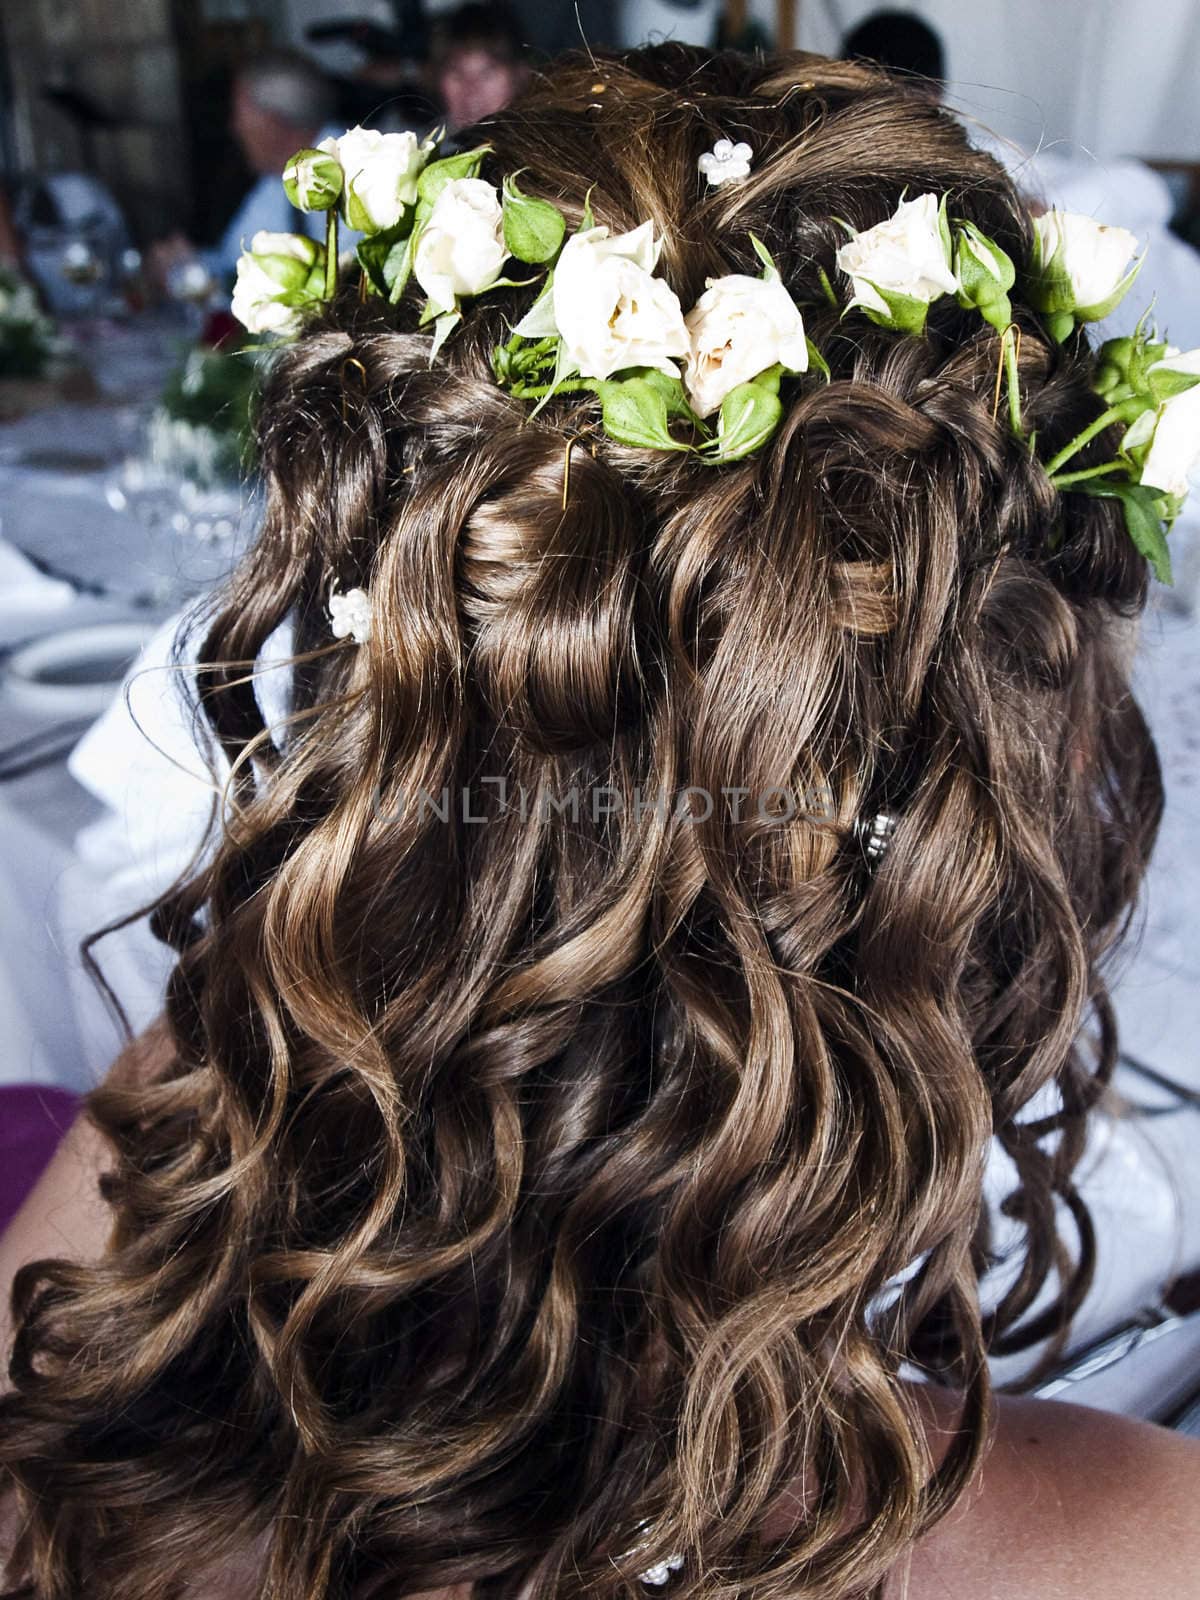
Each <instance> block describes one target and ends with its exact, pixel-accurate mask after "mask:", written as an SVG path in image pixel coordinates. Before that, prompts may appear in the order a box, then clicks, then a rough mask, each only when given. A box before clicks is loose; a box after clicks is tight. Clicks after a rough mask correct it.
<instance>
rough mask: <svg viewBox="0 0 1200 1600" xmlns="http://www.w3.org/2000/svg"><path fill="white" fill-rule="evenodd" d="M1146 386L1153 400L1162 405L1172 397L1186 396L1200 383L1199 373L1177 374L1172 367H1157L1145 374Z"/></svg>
mask: <svg viewBox="0 0 1200 1600" xmlns="http://www.w3.org/2000/svg"><path fill="white" fill-rule="evenodd" d="M1146 381H1147V386H1148V387H1149V390H1150V393H1151V395H1152V396H1153V397H1154V399H1155V400H1156V401H1157V402H1158V403H1159V405H1161V404H1162V402H1163V401H1164V400H1169V399H1170V398H1171V396H1172V395H1177V394H1186V393H1187V391H1188V390H1189V389H1194V388H1195V387H1196V385H1197V384H1198V383H1200V372H1178V371H1176V370H1175V369H1174V368H1172V367H1159V368H1158V370H1157V371H1156V372H1148V373H1147V374H1146Z"/></svg>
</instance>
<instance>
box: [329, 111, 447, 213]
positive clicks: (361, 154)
mask: <svg viewBox="0 0 1200 1600" xmlns="http://www.w3.org/2000/svg"><path fill="white" fill-rule="evenodd" d="M317 149H318V150H323V151H324V152H325V153H326V154H327V155H331V156H333V157H334V159H335V160H336V161H337V162H338V163H339V164H340V166H341V169H342V172H343V173H344V174H345V180H346V188H345V205H346V221H347V222H348V223H349V224H350V226H351V227H352V228H357V229H358V230H359V231H360V232H361V233H382V232H383V230H384V229H385V228H394V227H395V226H396V224H397V223H398V222H399V221H400V218H401V217H402V216H403V215H404V211H405V208H406V207H407V206H411V205H415V204H416V201H417V179H418V178H419V177H420V175H421V171H422V169H423V168H424V166H425V163H426V162H427V161H428V160H429V155H430V152H431V150H432V149H433V143H432V141H430V140H426V141H425V143H424V144H422V143H421V142H420V141H419V140H418V138H417V136H416V134H415V133H409V132H405V133H376V132H375V130H374V129H373V128H350V129H348V130H347V131H346V132H345V133H344V134H342V136H341V138H340V139H322V140H321V142H320V144H319V145H317Z"/></svg>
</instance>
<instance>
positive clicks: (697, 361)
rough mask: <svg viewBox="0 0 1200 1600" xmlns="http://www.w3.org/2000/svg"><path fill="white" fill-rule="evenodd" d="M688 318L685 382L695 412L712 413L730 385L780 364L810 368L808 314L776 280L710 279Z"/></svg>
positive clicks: (735, 275)
mask: <svg viewBox="0 0 1200 1600" xmlns="http://www.w3.org/2000/svg"><path fill="white" fill-rule="evenodd" d="M684 320H685V323H686V326H687V330H688V335H689V338H690V340H691V347H690V349H689V351H688V354H687V357H686V360H685V363H684V370H683V382H684V387H685V388H686V389H687V392H688V398H689V399H690V401H691V404H692V409H693V410H694V411H695V412H696V414H697V416H701V417H708V416H711V415H712V413H713V412H714V411H718V410H719V409H720V406H721V402H722V400H724V398H725V396H726V395H727V394H729V393H730V391H731V390H733V389H736V388H737V387H738V385H739V384H741V383H749V381H750V379H751V378H756V377H757V376H758V374H759V373H760V372H765V371H766V370H767V368H768V367H773V366H775V365H776V364H777V363H778V364H779V365H781V366H783V367H784V368H786V369H787V371H789V372H807V370H808V340H807V338H806V336H805V332H804V318H803V317H802V316H801V314H800V309H799V307H798V306H797V305H796V303H795V301H794V300H793V299H792V297H791V295H790V294H789V293H788V292H787V290H786V289H785V288H784V286H783V284H782V283H780V282H779V280H778V279H775V280H770V279H767V280H764V279H762V278H750V277H744V276H743V275H742V274H741V273H730V274H729V276H728V277H724V278H710V279H709V280H708V287H707V288H706V289H705V291H704V293H703V294H702V295H701V296H700V298H699V300H697V301H696V304H695V305H694V306H693V307H692V309H691V310H690V311H689V312H688V314H687V317H686V318H685V319H684Z"/></svg>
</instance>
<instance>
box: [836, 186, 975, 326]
mask: <svg viewBox="0 0 1200 1600" xmlns="http://www.w3.org/2000/svg"><path fill="white" fill-rule="evenodd" d="M837 264H838V266H839V267H840V268H841V270H842V271H843V272H844V273H846V275H847V276H848V277H849V278H850V279H851V280H852V281H853V284H854V298H853V299H852V300H851V301H850V304H851V305H852V306H864V307H866V309H867V310H868V311H876V312H878V313H879V315H880V316H883V317H886V316H889V315H890V313H889V311H888V306H887V302H886V301H885V300H884V298H883V296H882V295H881V294H880V292H879V291H880V290H881V289H882V290H886V291H887V292H888V293H889V294H902V295H906V296H907V297H908V298H909V299H910V300H922V301H924V302H925V303H926V304H928V303H929V302H930V301H932V300H936V299H937V298H938V297H939V296H940V295H943V294H957V292H958V279H957V278H956V277H955V276H954V273H953V271H952V269H951V267H950V263H949V262H948V261H947V260H946V245H945V241H944V240H943V238H942V234H941V229H940V228H939V226H938V198H937V196H936V195H935V194H923V195H919V196H918V197H917V199H915V200H902V201H901V202H900V204H899V206H898V207H897V208H896V211H895V214H894V215H893V216H891V217H889V218H888V220H887V221H886V222H879V223H876V225H875V226H874V227H873V228H867V229H865V230H864V231H863V232H862V233H856V234H855V235H854V237H853V239H850V240H848V241H847V243H846V244H844V245H843V246H842V248H841V249H840V250H839V251H838V253H837Z"/></svg>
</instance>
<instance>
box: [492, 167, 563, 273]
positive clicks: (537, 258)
mask: <svg viewBox="0 0 1200 1600" xmlns="http://www.w3.org/2000/svg"><path fill="white" fill-rule="evenodd" d="M503 205H504V212H503V215H504V242H505V244H506V245H507V246H508V253H509V255H512V256H516V258H517V260H518V261H526V262H528V263H530V265H533V266H540V265H541V264H542V263H543V262H546V261H550V260H552V259H553V257H554V256H556V255H557V254H558V251H559V249H560V247H561V245H562V242H563V239H564V238H565V237H566V232H567V221H566V218H565V217H564V216H563V214H562V212H561V211H560V210H559V209H558V207H557V206H552V205H551V204H550V202H549V201H548V200H536V199H534V198H532V197H531V196H530V195H527V194H522V192H521V190H520V189H518V188H517V180H516V176H513V177H511V178H507V177H506V178H505V180H504V201H503Z"/></svg>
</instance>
